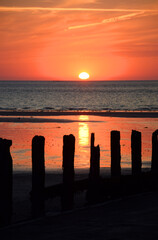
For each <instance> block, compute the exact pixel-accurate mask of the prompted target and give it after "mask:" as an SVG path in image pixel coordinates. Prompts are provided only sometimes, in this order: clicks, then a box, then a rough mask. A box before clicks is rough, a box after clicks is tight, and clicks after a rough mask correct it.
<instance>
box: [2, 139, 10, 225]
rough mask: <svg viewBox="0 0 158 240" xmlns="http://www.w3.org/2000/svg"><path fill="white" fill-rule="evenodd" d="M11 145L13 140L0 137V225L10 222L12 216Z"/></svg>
mask: <svg viewBox="0 0 158 240" xmlns="http://www.w3.org/2000/svg"><path fill="white" fill-rule="evenodd" d="M11 145H12V141H11V140H6V139H2V138H0V226H2V225H7V224H9V223H10V222H11V216H12V172H13V167H12V157H11V154H10V146H11Z"/></svg>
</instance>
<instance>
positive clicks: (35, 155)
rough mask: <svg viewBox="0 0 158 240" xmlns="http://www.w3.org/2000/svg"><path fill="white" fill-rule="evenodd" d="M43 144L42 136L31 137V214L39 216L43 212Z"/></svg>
mask: <svg viewBox="0 0 158 240" xmlns="http://www.w3.org/2000/svg"><path fill="white" fill-rule="evenodd" d="M44 144H45V138H44V137H42V136H35V137H34V138H33V139H32V215H33V217H40V216H43V215H44V214H45V204H44V185H45V164H44Z"/></svg>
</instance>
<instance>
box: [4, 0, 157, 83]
mask: <svg viewBox="0 0 158 240" xmlns="http://www.w3.org/2000/svg"><path fill="white" fill-rule="evenodd" d="M83 71H85V72H88V73H89V74H90V80H126V79H127V80H132V79H134V80H146V79H149V80H155V79H158V0H137V1H136V0H112V1H110V0H87V1H85V0H58V1H57V0H43V1H37V0H36V1H35V0H27V1H24V0H14V1H12V0H1V1H0V80H78V74H79V73H80V72H83Z"/></svg>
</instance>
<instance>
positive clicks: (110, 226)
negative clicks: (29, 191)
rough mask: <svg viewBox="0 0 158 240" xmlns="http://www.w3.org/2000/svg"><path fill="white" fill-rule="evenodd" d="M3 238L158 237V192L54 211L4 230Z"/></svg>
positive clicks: (111, 239)
mask: <svg viewBox="0 0 158 240" xmlns="http://www.w3.org/2000/svg"><path fill="white" fill-rule="evenodd" d="M0 239H1V240H14V239H15V240H32V239H34V240H35V239H38V240H48V239H51V240H52V239H55V240H58V239H82V240H83V239H85V240H86V239H95V240H97V239H109V240H119V239H125V240H130V239H133V240H137V239H139V240H141V239H142V240H145V239H148V240H149V239H155V240H157V239H158V193H146V194H141V195H135V196H131V197H127V198H123V199H117V200H115V201H109V202H108V203H105V204H102V205H96V206H93V207H87V208H83V209H80V210H74V211H72V212H67V213H65V214H58V215H54V216H53V215H52V216H51V215H50V216H47V217H45V218H41V219H37V220H34V221H28V222H24V223H21V224H17V225H14V226H11V227H7V228H4V229H1V230H0Z"/></svg>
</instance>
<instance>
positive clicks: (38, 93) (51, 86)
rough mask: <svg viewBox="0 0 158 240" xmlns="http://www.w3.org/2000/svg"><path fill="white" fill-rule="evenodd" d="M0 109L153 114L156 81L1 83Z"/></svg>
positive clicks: (157, 99) (156, 103)
mask: <svg viewBox="0 0 158 240" xmlns="http://www.w3.org/2000/svg"><path fill="white" fill-rule="evenodd" d="M0 110H21V111H27V110H41V111H42V110H43V111H44V110H50V111H51V110H60V111H65V110H75V111H77V110H78V111H81V110H92V111H94V110H97V111H103V110H105V111H106V110H107V111H117V110H121V111H156V110H158V81H95V82H92V81H82V82H81V81H77V82H74V81H0Z"/></svg>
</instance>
